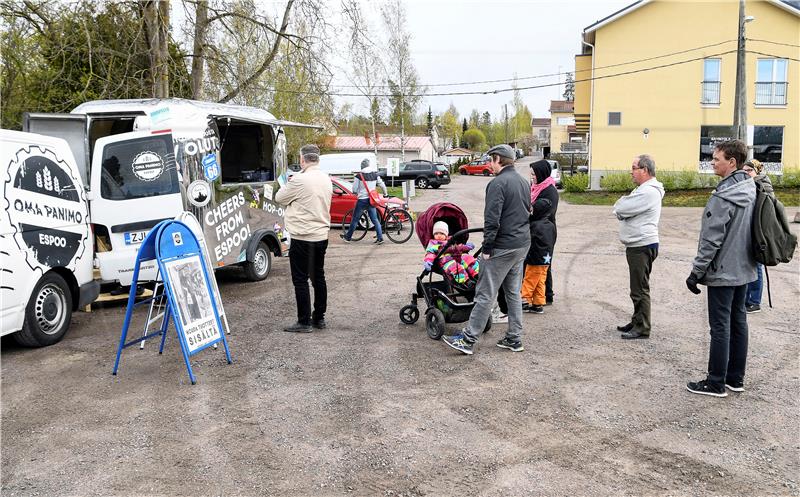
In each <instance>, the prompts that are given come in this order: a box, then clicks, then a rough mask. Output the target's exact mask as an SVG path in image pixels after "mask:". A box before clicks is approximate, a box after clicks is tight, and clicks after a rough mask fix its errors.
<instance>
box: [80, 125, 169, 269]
mask: <svg viewBox="0 0 800 497" xmlns="http://www.w3.org/2000/svg"><path fill="white" fill-rule="evenodd" d="M92 164H93V165H94V167H92V177H91V185H92V186H91V194H90V197H89V198H90V204H89V205H90V209H91V210H90V212H91V219H92V224H93V226H94V233H95V238H96V257H97V262H98V264H99V268H100V275H101V278H102V280H104V281H115V280H116V281H119V282H120V284H122V285H130V283H131V279H132V276H133V266H134V263H135V259H136V252H137V250H138V249H139V245H140V244H141V243H142V241H144V237H145V235H146V234H147V232H148V231H149V230H150V229H151V228H152V227H153V226H155V225H156V224H158V223H159V222H160V221H163V220H164V219H172V218H174V217H175V216H177V215H178V214H180V213H181V212H182V211H183V200H182V195H181V179H180V173H179V171H178V170H177V167H176V163H175V149H174V145H173V142H172V134H171V133H157V134H154V133H151V132H147V131H143V132H131V133H122V134H118V135H113V136H108V137H105V138H100V139H98V140H97V142H96V143H95V147H94V156H93V158H92ZM154 267H155V266H154V265H153V266H152V267H151V268H150V267H149V268H147V270H146V271H145V272H144V273H140V278H141V279H142V280H148V279H154V278H155V269H154ZM143 269H144V268H143Z"/></svg>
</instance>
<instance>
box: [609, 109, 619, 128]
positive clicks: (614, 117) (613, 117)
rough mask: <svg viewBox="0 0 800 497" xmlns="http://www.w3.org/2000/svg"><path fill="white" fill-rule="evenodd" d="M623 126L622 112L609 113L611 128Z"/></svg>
mask: <svg viewBox="0 0 800 497" xmlns="http://www.w3.org/2000/svg"><path fill="white" fill-rule="evenodd" d="M621 124H622V112H609V113H608V125H609V126H620V125H621Z"/></svg>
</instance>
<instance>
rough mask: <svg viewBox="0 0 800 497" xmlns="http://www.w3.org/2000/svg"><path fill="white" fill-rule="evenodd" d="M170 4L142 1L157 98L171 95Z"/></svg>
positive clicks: (163, 1) (154, 91) (160, 1)
mask: <svg viewBox="0 0 800 497" xmlns="http://www.w3.org/2000/svg"><path fill="white" fill-rule="evenodd" d="M169 4H170V2H169V0H143V1H141V2H140V5H141V9H142V20H143V21H144V26H145V29H146V30H147V45H148V48H149V53H150V75H151V78H152V85H153V86H152V89H153V91H152V93H153V96H154V97H156V98H167V97H169V42H170V22H169Z"/></svg>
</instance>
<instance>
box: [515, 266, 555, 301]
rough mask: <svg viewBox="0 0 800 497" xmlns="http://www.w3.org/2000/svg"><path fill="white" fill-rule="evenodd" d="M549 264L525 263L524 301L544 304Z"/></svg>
mask: <svg viewBox="0 0 800 497" xmlns="http://www.w3.org/2000/svg"><path fill="white" fill-rule="evenodd" d="M548 267H549V266H531V265H529V264H526V265H525V279H523V280H522V292H521V293H522V301H523V302H528V303H529V304H531V305H544V304H545V300H544V284H545V281H547V268H548Z"/></svg>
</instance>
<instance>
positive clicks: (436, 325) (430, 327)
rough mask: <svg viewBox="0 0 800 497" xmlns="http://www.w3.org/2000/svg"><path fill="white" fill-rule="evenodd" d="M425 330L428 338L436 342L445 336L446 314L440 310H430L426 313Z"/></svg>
mask: <svg viewBox="0 0 800 497" xmlns="http://www.w3.org/2000/svg"><path fill="white" fill-rule="evenodd" d="M425 329H426V330H427V332H428V336H429V337H430V338H432V339H434V340H438V339H440V338H442V335H444V314H442V311H440V310H439V309H428V310H427V311H426V312H425Z"/></svg>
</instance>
